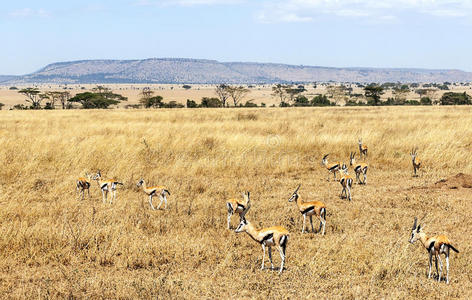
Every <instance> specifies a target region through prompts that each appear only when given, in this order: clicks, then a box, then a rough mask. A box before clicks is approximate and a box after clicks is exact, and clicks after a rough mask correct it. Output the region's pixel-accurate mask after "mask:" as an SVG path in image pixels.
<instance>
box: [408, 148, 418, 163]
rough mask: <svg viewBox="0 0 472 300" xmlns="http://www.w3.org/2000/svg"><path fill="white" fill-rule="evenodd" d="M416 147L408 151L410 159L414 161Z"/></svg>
mask: <svg viewBox="0 0 472 300" xmlns="http://www.w3.org/2000/svg"><path fill="white" fill-rule="evenodd" d="M417 151H418V148H412V149H411V152H410V156H411V159H412V160H413V161H415V159H416V156H417V155H418V154H417Z"/></svg>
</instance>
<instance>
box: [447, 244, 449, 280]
mask: <svg viewBox="0 0 472 300" xmlns="http://www.w3.org/2000/svg"><path fill="white" fill-rule="evenodd" d="M448 251H449V250H448ZM446 271H447V274H446V283H447V284H449V255H448V254H446Z"/></svg>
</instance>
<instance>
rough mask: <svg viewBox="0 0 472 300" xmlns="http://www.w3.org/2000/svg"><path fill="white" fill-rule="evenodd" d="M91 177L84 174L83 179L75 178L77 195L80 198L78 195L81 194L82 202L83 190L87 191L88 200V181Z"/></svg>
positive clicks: (83, 197)
mask: <svg viewBox="0 0 472 300" xmlns="http://www.w3.org/2000/svg"><path fill="white" fill-rule="evenodd" d="M91 179H92V176H91V175H89V174H87V173H85V177H79V178H77V182H76V186H77V194H78V196H79V198H80V193H82V200H84V199H85V190H87V193H88V196H89V198H90V180H91Z"/></svg>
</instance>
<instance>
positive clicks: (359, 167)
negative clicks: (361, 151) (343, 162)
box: [349, 152, 368, 184]
mask: <svg viewBox="0 0 472 300" xmlns="http://www.w3.org/2000/svg"><path fill="white" fill-rule="evenodd" d="M349 164H350V165H351V167H353V168H354V172H356V180H357V183H358V184H367V168H368V166H367V164H365V163H358V164H356V153H354V152H351V155H350V158H349ZM361 174H362V175H363V176H364V180H361Z"/></svg>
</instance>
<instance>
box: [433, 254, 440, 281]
mask: <svg viewBox="0 0 472 300" xmlns="http://www.w3.org/2000/svg"><path fill="white" fill-rule="evenodd" d="M431 255H432V254H431ZM434 265H435V266H436V274H437V275H438V276H439V269H438V257H437V256H436V254H435V255H434Z"/></svg>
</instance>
